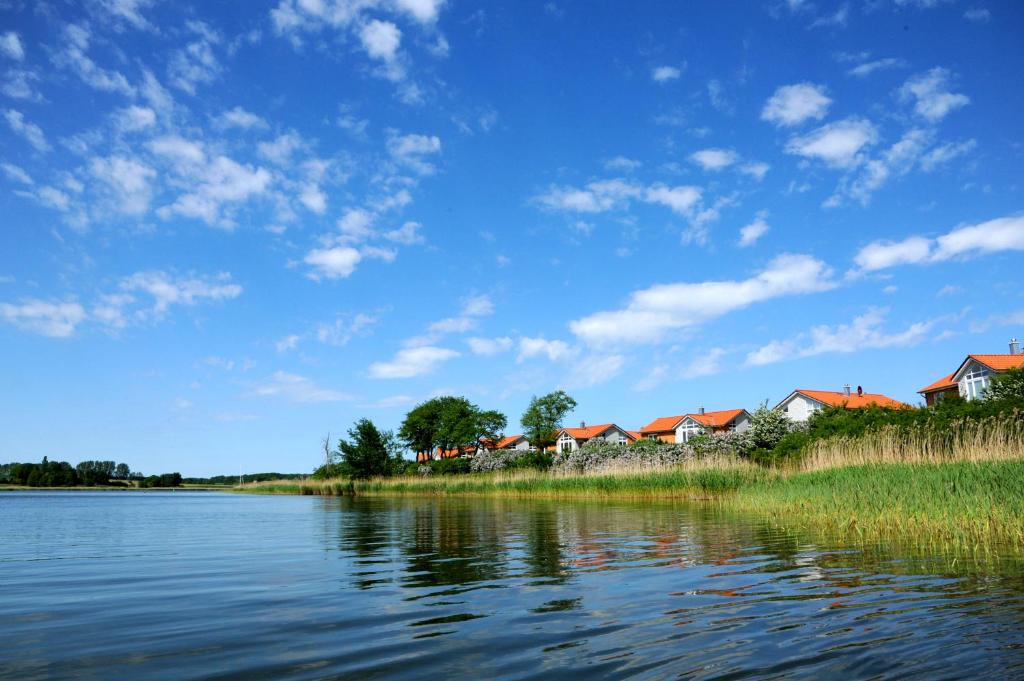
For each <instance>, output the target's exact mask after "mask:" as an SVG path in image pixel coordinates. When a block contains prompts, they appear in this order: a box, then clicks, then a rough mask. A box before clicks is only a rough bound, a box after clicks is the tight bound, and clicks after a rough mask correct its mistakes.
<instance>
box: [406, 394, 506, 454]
mask: <svg viewBox="0 0 1024 681" xmlns="http://www.w3.org/2000/svg"><path fill="white" fill-rule="evenodd" d="M507 423H508V420H507V419H506V418H505V415H504V414H502V413H500V412H497V411H485V410H481V409H480V408H479V407H478V406H477V405H475V404H473V403H472V402H470V401H469V400H467V399H466V398H465V397H452V396H444V397H435V398H434V399H431V400H427V401H426V402H423V403H422V404H419V405H417V406H416V407H414V408H413V409H412V411H410V412H409V413H408V414H406V416H405V420H404V421H402V425H401V427H400V428H399V429H398V438H399V439H400V440H401V442H402V443H403V444H405V445H406V446H407V447H409V448H410V449H412V450H413V451H414V452H431V453H433V451H434V450H435V449H436V448H438V447H440V448H441V449H445V450H447V449H455V448H457V447H466V446H476V443H477V442H479V441H480V440H481V439H494V440H496V439H499V438H500V437H501V433H502V431H503V430H504V428H505V426H506V425H507Z"/></svg>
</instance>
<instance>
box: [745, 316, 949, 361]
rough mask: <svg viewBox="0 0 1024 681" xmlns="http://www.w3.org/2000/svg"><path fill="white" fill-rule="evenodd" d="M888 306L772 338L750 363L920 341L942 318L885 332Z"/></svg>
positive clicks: (902, 344) (755, 352) (756, 352)
mask: <svg viewBox="0 0 1024 681" xmlns="http://www.w3.org/2000/svg"><path fill="white" fill-rule="evenodd" d="M887 314H888V310H887V309H884V308H872V309H870V310H868V311H867V312H866V313H864V314H863V315H861V316H859V317H857V318H855V319H854V320H853V321H852V322H851V323H849V324H838V325H836V326H827V325H821V326H815V327H812V328H811V329H810V331H808V332H807V333H803V334H799V335H798V336H796V337H795V338H791V339H788V340H782V341H778V340H777V341H772V342H770V343H768V344H766V345H764V346H762V347H760V348H758V349H757V350H755V351H753V352H751V353H749V354H748V355H747V359H746V363H747V365H749V366H760V365H765V364H774V363H776V362H781V361H785V360H789V359H795V358H799V357H813V356H815V355H823V354H830V353H843V354H848V353H852V352H859V351H861V350H867V349H877V348H894V347H907V346H913V345H917V344H918V343H920V342H922V341H924V340H925V339H926V338H928V337H929V335H931V331H932V329H933V328H934V327H935V325H936V324H938V323H939V321H940V320H939V319H932V320H929V321H925V322H917V323H914V324H911V325H910V326H908V327H907V328H906V329H903V330H901V331H897V332H895V333H885V332H884V331H883V330H882V328H881V327H882V325H883V324H884V323H885V318H886V316H887Z"/></svg>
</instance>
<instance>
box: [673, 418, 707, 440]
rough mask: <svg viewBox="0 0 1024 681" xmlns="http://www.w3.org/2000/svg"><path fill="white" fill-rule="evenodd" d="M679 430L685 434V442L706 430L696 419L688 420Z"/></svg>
mask: <svg viewBox="0 0 1024 681" xmlns="http://www.w3.org/2000/svg"><path fill="white" fill-rule="evenodd" d="M679 432H680V433H681V434H682V436H683V442H689V441H690V438H691V437H694V436H696V435H700V434H701V433H702V432H704V428H702V427H701V425H700V424H699V423H697V422H696V421H687V422H686V423H684V424H683V425H681V426H679Z"/></svg>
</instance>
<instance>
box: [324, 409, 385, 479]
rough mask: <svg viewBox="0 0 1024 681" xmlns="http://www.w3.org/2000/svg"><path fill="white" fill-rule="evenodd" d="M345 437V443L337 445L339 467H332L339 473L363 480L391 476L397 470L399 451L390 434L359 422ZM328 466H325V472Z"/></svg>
mask: <svg viewBox="0 0 1024 681" xmlns="http://www.w3.org/2000/svg"><path fill="white" fill-rule="evenodd" d="M348 436H349V440H340V441H339V442H338V451H339V452H340V454H341V463H340V464H335V466H337V467H338V469H339V472H341V471H344V472H345V473H347V474H348V476H349V477H352V478H358V479H364V478H370V477H374V476H378V475H379V476H389V475H393V474H394V473H395V472H397V471H398V470H399V469H400V467H401V465H402V464H401V458H402V453H401V447H400V446H399V444H398V441H397V440H396V438H395V437H394V435H393V434H392V433H391V431H384V432H381V431H380V430H378V429H377V426H375V425H373V422H372V421H370V419H359V420H358V421H356V423H355V426H354V427H353V428H352V429H351V430H349V431H348ZM331 465H332V464H330V463H328V464H325V466H326V467H328V468H329V467H330V466H331ZM345 469H347V470H345Z"/></svg>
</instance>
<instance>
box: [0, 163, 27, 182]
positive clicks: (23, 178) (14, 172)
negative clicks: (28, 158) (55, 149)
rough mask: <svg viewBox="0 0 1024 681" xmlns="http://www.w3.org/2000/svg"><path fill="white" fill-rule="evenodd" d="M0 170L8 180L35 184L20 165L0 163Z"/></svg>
mask: <svg viewBox="0 0 1024 681" xmlns="http://www.w3.org/2000/svg"><path fill="white" fill-rule="evenodd" d="M0 170H3V171H4V175H6V176H7V179H8V180H11V181H12V182H20V183H21V184H28V185H31V184H35V183H34V182H33V181H32V177H31V176H30V175H29V174H28V173H26V172H25V170H24V169H23V168H21V167H20V166H16V165H14V164H13V163H0Z"/></svg>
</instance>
